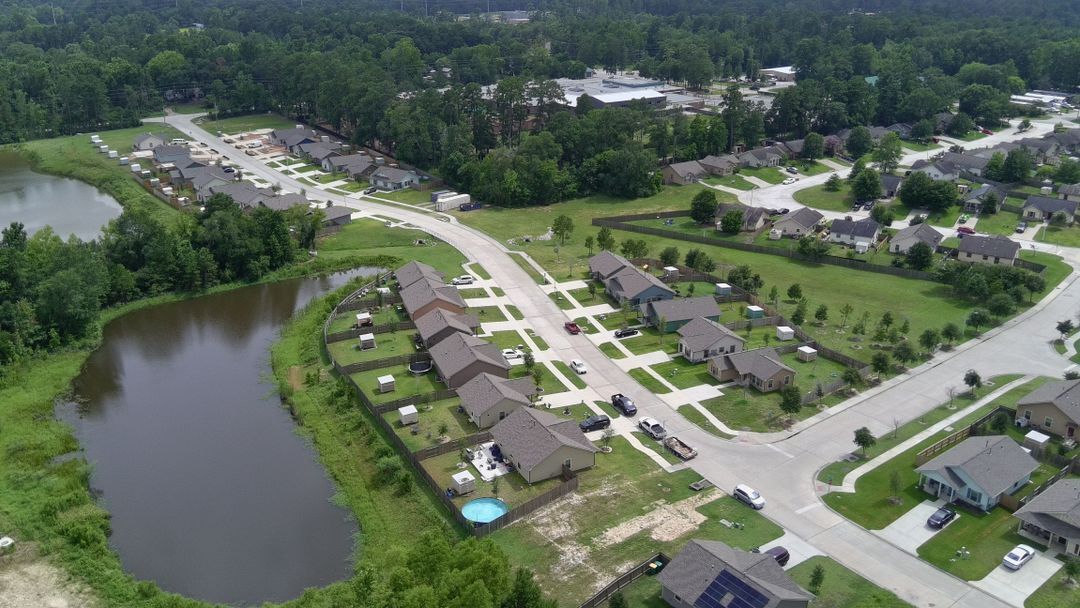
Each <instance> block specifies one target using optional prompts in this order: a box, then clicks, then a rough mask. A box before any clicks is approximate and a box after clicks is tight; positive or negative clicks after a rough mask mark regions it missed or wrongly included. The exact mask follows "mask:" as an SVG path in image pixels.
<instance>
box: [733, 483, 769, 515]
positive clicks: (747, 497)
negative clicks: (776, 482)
mask: <svg viewBox="0 0 1080 608" xmlns="http://www.w3.org/2000/svg"><path fill="white" fill-rule="evenodd" d="M731 495H732V496H734V497H735V499H736V500H738V501H740V502H745V503H746V504H748V505H750V506H751V507H753V508H754V509H764V508H765V499H764V498H762V496H761V494H758V492H757V490H755V489H754V488H751V487H750V486H748V485H744V484H741V483H740V484H739V485H737V486H735V491H734V492H732V493H731Z"/></svg>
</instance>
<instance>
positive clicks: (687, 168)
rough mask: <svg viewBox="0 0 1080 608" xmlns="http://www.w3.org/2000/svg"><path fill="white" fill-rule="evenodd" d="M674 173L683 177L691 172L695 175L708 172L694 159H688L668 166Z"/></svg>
mask: <svg viewBox="0 0 1080 608" xmlns="http://www.w3.org/2000/svg"><path fill="white" fill-rule="evenodd" d="M669 168H670V169H671V170H672V171H673V172H675V174H676V175H678V176H679V177H683V178H685V177H686V176H687V175H690V174H693V175H695V176H700V175H704V174H705V173H708V172H707V171H706V170H705V167H702V166H701V163H699V162H698V161H696V160H688V161H684V162H681V163H675V164H673V165H671V166H670V167H669Z"/></svg>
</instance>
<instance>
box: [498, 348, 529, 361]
mask: <svg viewBox="0 0 1080 608" xmlns="http://www.w3.org/2000/svg"><path fill="white" fill-rule="evenodd" d="M524 356H525V352H524V351H522V350H519V349H516V348H504V349H503V358H504V359H506V360H507V361H512V360H514V359H520V358H522V357H524Z"/></svg>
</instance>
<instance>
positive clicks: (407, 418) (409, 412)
mask: <svg viewBox="0 0 1080 608" xmlns="http://www.w3.org/2000/svg"><path fill="white" fill-rule="evenodd" d="M397 413H398V415H399V416H401V426H406V425H410V424H416V423H417V422H419V421H420V413H419V412H417V411H416V406H415V405H406V406H404V407H399V408H398V410H397Z"/></svg>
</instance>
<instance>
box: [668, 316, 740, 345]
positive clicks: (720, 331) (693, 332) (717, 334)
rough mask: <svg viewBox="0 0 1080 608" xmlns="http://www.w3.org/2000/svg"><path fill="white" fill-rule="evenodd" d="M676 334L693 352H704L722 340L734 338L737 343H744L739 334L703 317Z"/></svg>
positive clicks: (691, 322)
mask: <svg viewBox="0 0 1080 608" xmlns="http://www.w3.org/2000/svg"><path fill="white" fill-rule="evenodd" d="M676 333H678V334H679V335H680V336H682V342H683V343H684V344H686V346H687V347H688V348H689V349H690V350H694V351H698V350H706V349H708V348H709V347H710V346H712V345H713V344H716V343H717V342H718V341H720V340H723V339H724V338H734V339H735V340H738V341H739V342H746V340H745V339H744V338H742V337H740V336H739V334H736V333H735V332H733V331H731V330H730V329H728V328H726V327H724V326H723V325H720V324H719V323H717V322H715V321H712V320H710V319H706V318H704V317H698V318H696V319H694V320H693V321H690V322H689V323H687V324H686V325H683V326H682V327H680V328H679V329H678V330H676Z"/></svg>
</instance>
